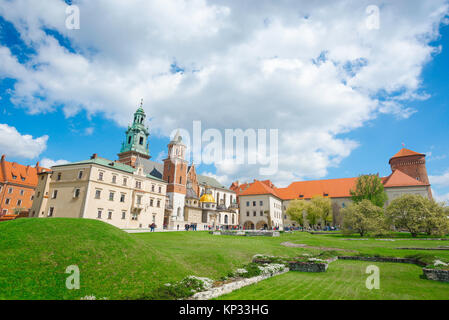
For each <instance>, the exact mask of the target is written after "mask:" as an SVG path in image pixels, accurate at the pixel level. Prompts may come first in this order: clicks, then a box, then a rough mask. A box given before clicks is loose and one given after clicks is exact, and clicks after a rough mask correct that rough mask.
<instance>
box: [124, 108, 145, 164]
mask: <svg viewBox="0 0 449 320" xmlns="http://www.w3.org/2000/svg"><path fill="white" fill-rule="evenodd" d="M145 118H146V115H145V111H144V110H143V99H142V100H141V102H140V106H139V108H138V109H137V111H136V112H135V113H134V121H133V124H132V125H131V126H128V130H127V131H126V141H125V142H123V144H122V148H121V150H120V153H123V152H128V151H135V152H138V153H140V154H142V155H145V156H149V155H150V150H149V147H148V136H149V135H150V133H149V131H148V128H147V127H145Z"/></svg>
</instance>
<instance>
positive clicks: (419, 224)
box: [387, 194, 433, 238]
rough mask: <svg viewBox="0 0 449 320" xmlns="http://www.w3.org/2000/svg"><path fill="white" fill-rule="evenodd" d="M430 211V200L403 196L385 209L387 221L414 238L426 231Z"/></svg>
mask: <svg viewBox="0 0 449 320" xmlns="http://www.w3.org/2000/svg"><path fill="white" fill-rule="evenodd" d="M431 210H433V209H431V205H430V200H429V199H428V198H425V197H423V196H420V195H415V194H404V195H402V196H401V197H399V198H396V199H394V200H393V201H392V202H391V203H390V205H389V206H388V208H387V219H388V221H389V222H391V224H393V225H394V226H396V227H397V228H399V229H406V230H408V231H409V232H410V233H411V235H412V237H413V238H415V237H416V236H417V235H418V233H419V232H421V231H423V230H425V229H426V220H427V222H429V220H428V218H429V217H430V211H431Z"/></svg>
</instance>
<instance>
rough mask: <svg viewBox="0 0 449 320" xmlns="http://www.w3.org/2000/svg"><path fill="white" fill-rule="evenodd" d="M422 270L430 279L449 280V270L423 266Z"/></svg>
mask: <svg viewBox="0 0 449 320" xmlns="http://www.w3.org/2000/svg"><path fill="white" fill-rule="evenodd" d="M422 271H423V272H424V276H425V277H426V279H428V280H434V281H442V282H449V270H439V269H427V268H423V269H422Z"/></svg>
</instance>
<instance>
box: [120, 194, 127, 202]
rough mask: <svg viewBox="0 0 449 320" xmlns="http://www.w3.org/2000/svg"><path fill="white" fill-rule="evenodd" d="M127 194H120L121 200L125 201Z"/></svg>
mask: <svg viewBox="0 0 449 320" xmlns="http://www.w3.org/2000/svg"><path fill="white" fill-rule="evenodd" d="M125 196H126V194H124V193H122V194H121V195H120V202H125Z"/></svg>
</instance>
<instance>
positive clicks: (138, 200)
mask: <svg viewBox="0 0 449 320" xmlns="http://www.w3.org/2000/svg"><path fill="white" fill-rule="evenodd" d="M136 203H137V204H142V196H137V199H136Z"/></svg>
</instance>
